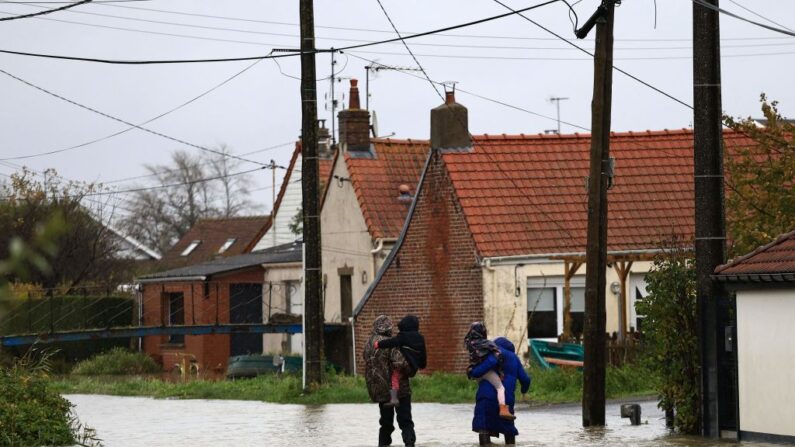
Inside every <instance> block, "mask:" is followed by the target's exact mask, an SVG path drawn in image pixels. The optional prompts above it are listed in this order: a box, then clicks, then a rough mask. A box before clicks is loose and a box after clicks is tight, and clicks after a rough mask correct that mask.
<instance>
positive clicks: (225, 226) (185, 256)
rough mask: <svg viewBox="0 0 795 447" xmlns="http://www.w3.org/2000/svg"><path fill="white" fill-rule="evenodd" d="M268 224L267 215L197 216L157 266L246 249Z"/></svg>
mask: <svg viewBox="0 0 795 447" xmlns="http://www.w3.org/2000/svg"><path fill="white" fill-rule="evenodd" d="M270 224H271V219H270V216H241V217H226V218H209V219H199V220H198V221H197V222H196V223H195V224H194V225H193V226H192V227H191V228H190V230H188V232H187V233H185V234H184V235H183V236H182V237H181V238H180V239H179V241H177V243H176V244H174V245H173V246H172V247H171V248H170V249H169V250H168V251H167V252H166V253H164V254H163V258H162V259H161V261H160V263H159V266H160V267H161V268H160V270H165V269H167V268H177V267H186V266H189V265H193V264H199V263H201V262H205V261H209V260H211V259H213V258H215V257H220V256H235V255H239V254H243V253H249V252H250V251H251V250H252V249H253V248H254V245H255V244H256V243H257V242H258V241H259V240H260V238H262V236H263V235H264V234H265V231H266V230H267V229H268V228H269V227H270Z"/></svg>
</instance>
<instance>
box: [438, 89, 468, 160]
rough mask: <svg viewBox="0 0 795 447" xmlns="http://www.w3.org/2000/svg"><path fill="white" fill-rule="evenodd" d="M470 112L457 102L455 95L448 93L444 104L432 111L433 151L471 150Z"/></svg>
mask: <svg viewBox="0 0 795 447" xmlns="http://www.w3.org/2000/svg"><path fill="white" fill-rule="evenodd" d="M471 147H472V139H471V137H470V135H469V112H468V111H467V108H466V107H464V106H462V105H461V104H459V103H457V102H455V93H454V92H452V91H449V92H446V95H445V100H444V104H442V105H440V106H439V107H436V108H434V109H432V110H431V148H432V149H470V148H471Z"/></svg>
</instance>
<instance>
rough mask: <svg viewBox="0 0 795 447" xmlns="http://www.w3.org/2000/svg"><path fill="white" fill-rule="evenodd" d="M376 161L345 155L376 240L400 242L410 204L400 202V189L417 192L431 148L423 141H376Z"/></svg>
mask: <svg viewBox="0 0 795 447" xmlns="http://www.w3.org/2000/svg"><path fill="white" fill-rule="evenodd" d="M372 143H373V146H374V148H375V157H374V158H372V159H370V158H354V157H351V156H350V154H348V153H346V154H345V163H346V164H347V166H348V172H349V174H350V177H351V184H352V185H353V189H354V191H355V192H356V198H357V199H358V201H359V206H360V207H361V209H362V214H363V215H364V220H365V222H366V223H367V229H368V230H369V232H370V235H371V236H372V237H373V238H397V237H398V235H399V234H400V230H401V229H402V228H403V222H404V220H405V219H406V215H407V214H408V210H409V206H410V204H411V202H410V201H404V200H399V199H398V197H399V190H398V188H399V187H400V185H402V184H406V185H408V186H409V188H410V192H411V195H412V196H413V195H414V194H415V193H416V191H417V183H419V179H420V175H421V173H422V167H423V166H424V164H425V160H426V159H427V157H428V151H429V144H428V141H423V140H393V139H389V138H387V139H374V140H373V141H372Z"/></svg>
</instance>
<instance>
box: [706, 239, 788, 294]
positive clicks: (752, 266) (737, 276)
mask: <svg viewBox="0 0 795 447" xmlns="http://www.w3.org/2000/svg"><path fill="white" fill-rule="evenodd" d="M713 278H715V279H717V280H719V281H726V282H795V231H790V232H789V233H786V234H783V235H781V236H779V237H778V238H777V239H776V240H775V241H773V242H771V243H769V244H767V245H764V246H762V247H759V248H757V249H756V250H754V251H752V252H751V253H748V254H747V255H745V256H741V257H739V258H737V259H735V260H734V261H732V262H730V263H728V264H725V265H721V266H719V267H718V268H717V269H715V275H714V276H713Z"/></svg>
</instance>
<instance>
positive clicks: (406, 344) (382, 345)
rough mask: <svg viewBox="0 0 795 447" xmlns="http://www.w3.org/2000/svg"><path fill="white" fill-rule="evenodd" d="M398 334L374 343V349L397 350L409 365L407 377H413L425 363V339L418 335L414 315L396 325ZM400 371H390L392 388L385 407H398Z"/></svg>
mask: <svg viewBox="0 0 795 447" xmlns="http://www.w3.org/2000/svg"><path fill="white" fill-rule="evenodd" d="M398 329H399V330H400V332H399V333H398V334H397V335H396V336H394V337H392V338H387V339H386V340H381V341H378V342H376V343H375V346H374V347H375V349H388V348H398V349H400V353H401V354H403V357H404V358H405V359H406V362H407V363H408V364H409V368H410V371H409V374H408V376H409V377H414V375H415V374H417V370H418V369H423V368H425V366H426V363H427V354H426V351H425V338H424V337H423V336H422V334H420V332H419V331H420V320H419V318H417V317H415V316H414V315H406V316H405V317H403V319H402V320H400V323H398ZM400 378H401V377H400V371H398V370H393V371H392V376H391V379H392V384H391V385H392V388H391V389H390V390H389V402H387V403H386V405H392V406H398V404H399V402H398V389H399V388H400Z"/></svg>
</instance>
